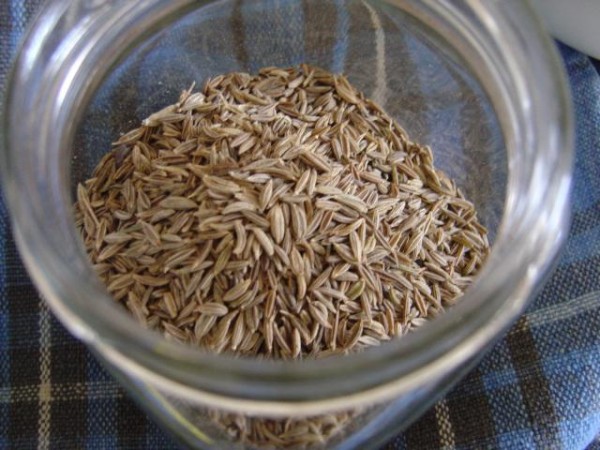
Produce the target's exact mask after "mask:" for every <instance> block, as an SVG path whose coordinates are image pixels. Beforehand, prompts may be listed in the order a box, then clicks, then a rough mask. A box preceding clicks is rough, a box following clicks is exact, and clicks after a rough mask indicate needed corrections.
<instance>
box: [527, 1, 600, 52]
mask: <svg viewBox="0 0 600 450" xmlns="http://www.w3.org/2000/svg"><path fill="white" fill-rule="evenodd" d="M533 5H534V6H535V8H536V9H537V10H538V12H539V13H540V15H541V16H542V17H543V18H544V21H545V22H546V25H547V26H548V28H549V30H550V32H551V33H552V35H553V36H554V37H556V38H557V39H560V40H561V41H563V42H564V43H566V44H568V45H570V46H572V47H575V48H576V49H578V50H580V51H582V52H584V53H587V54H588V55H591V56H593V57H595V58H599V59H600V0H533Z"/></svg>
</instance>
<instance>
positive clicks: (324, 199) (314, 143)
mask: <svg viewBox="0 0 600 450" xmlns="http://www.w3.org/2000/svg"><path fill="white" fill-rule="evenodd" d="M75 216H76V224H77V226H78V227H79V229H80V231H81V234H82V237H83V240H84V243H85V247H86V249H87V251H88V253H89V256H90V259H91V262H92V264H93V267H94V269H95V271H96V272H97V274H98V275H99V276H100V278H101V279H102V280H103V281H104V283H105V284H106V286H107V288H108V290H109V291H110V293H111V294H112V296H113V297H114V298H115V300H116V301H118V302H119V303H121V304H123V305H124V306H125V307H126V308H127V309H128V310H129V311H130V312H131V313H132V314H133V315H134V316H135V317H136V318H137V320H138V321H139V322H140V323H142V324H143V325H144V326H146V327H148V328H152V329H156V330H158V331H160V332H161V333H163V334H164V335H165V337H167V338H169V339H175V340H179V341H183V342H187V343H190V344H193V345H198V346H201V347H203V348H206V349H208V350H211V351H214V352H217V353H220V352H228V353H233V354H236V355H249V356H255V357H266V358H276V359H298V358H307V357H325V356H329V355H333V354H346V353H349V352H354V351H358V350H361V349H363V348H366V347H370V346H375V345H379V344H380V343H381V342H382V341H387V340H389V339H392V338H395V337H398V336H401V335H403V334H405V333H406V332H408V331H410V330H411V329H413V328H415V327H418V326H419V325H421V324H422V323H424V321H426V320H427V319H428V318H430V317H433V316H435V315H437V314H439V313H441V312H442V311H443V309H444V308H445V307H446V306H449V305H452V304H453V303H455V302H456V300H457V299H458V298H459V297H460V296H461V295H462V294H463V292H464V290H465V288H467V287H468V286H469V284H470V283H471V282H472V280H473V277H474V276H475V275H476V274H477V272H478V270H479V269H480V267H481V266H482V264H483V262H484V261H485V258H486V256H487V254H488V251H489V245H488V241H487V237H486V230H485V228H484V227H483V226H482V225H481V224H480V223H479V221H478V219H477V214H476V211H475V209H474V207H473V205H472V204H471V203H470V202H469V201H468V200H466V199H465V198H464V197H463V195H462V194H461V192H460V191H459V190H458V189H457V188H456V186H455V184H454V183H453V182H452V181H451V180H450V179H449V178H448V177H447V176H446V175H445V174H444V173H442V172H441V171H439V170H436V169H435V167H434V166H433V157H432V153H431V150H430V149H429V148H428V147H427V146H422V145H419V144H417V143H414V142H411V141H410V140H409V138H408V136H407V135H406V133H405V132H404V131H403V130H402V129H401V128H400V127H399V126H398V124H396V123H395V122H394V120H393V119H392V118H390V117H389V116H388V115H387V114H386V113H385V112H384V111H383V110H382V109H381V108H380V107H379V106H378V105H376V104H374V103H373V102H372V101H371V100H369V99H367V98H365V97H364V95H363V94H362V93H360V92H358V91H357V90H356V89H355V88H354V87H353V86H352V85H351V84H350V83H349V82H348V80H347V79H346V78H345V77H343V76H341V75H333V74H331V73H329V72H327V71H325V70H322V69H318V68H315V67H311V66H307V65H302V66H300V67H298V68H288V69H281V68H265V69H262V70H261V71H260V72H259V73H258V74H257V75H249V74H245V73H232V74H227V75H221V76H218V77H215V78H213V79H211V80H209V81H208V82H207V83H206V84H205V86H204V88H203V90H202V92H193V91H192V89H190V90H188V91H185V92H183V93H182V95H181V97H180V99H179V101H178V102H177V103H176V104H174V105H171V106H168V107H166V108H164V109H163V110H161V111H159V112H157V113H155V114H152V115H151V116H149V117H148V118H147V119H146V120H144V121H143V122H142V124H141V126H140V127H139V128H136V129H134V130H131V131H130V132H128V133H126V134H125V135H123V136H121V138H120V139H119V140H118V141H117V142H116V143H115V147H114V149H113V150H112V151H110V152H109V153H107V154H106V155H105V157H104V158H103V159H102V160H101V161H100V163H99V164H98V166H97V168H96V169H95V171H94V173H93V176H92V177H91V178H90V179H88V180H87V181H85V182H84V183H83V184H80V185H79V186H78V188H77V202H76V204H75ZM322 419H323V417H321V416H320V417H319V419H318V420H322ZM258 423H259V425H258V426H259V427H262V425H260V422H258ZM336 423H337V422H336ZM274 426H275V428H277V427H278V426H279V425H274ZM303 426H304V425H303ZM307 426H308V425H307ZM309 428H310V427H309ZM277 429H278V428H277ZM331 429H335V430H337V429H339V427H338V426H337V425H336V427H331ZM255 432H256V430H255V426H254V425H252V426H251V427H249V431H248V432H246V431H244V430H242V429H240V430H239V434H240V435H242V436H243V438H244V439H246V440H250V441H251V440H252V439H254V438H253V437H252V434H251V433H255ZM269 432H271V431H269ZM326 437H328V436H325V437H324V438H326ZM278 439H282V438H281V437H279V438H278ZM307 439H308V438H307ZM281 445H284V444H281ZM294 445H296V444H294Z"/></svg>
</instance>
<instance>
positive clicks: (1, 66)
mask: <svg viewBox="0 0 600 450" xmlns="http://www.w3.org/2000/svg"><path fill="white" fill-rule="evenodd" d="M39 3H40V1H39V0H22V1H19V0H0V92H3V90H4V86H5V82H6V73H7V70H8V66H9V63H10V60H11V58H12V57H13V56H14V53H15V49H16V46H17V44H18V41H19V39H20V37H21V35H22V33H23V31H24V28H25V26H26V24H27V23H28V22H29V20H30V19H31V17H32V14H33V13H34V11H35V10H36V8H37V7H38V6H39ZM332 3H333V9H334V13H335V14H338V20H337V23H338V26H339V27H341V28H344V27H347V26H348V25H347V21H348V18H347V17H345V15H344V12H343V8H339V4H340V3H341V0H336V1H334V2H332ZM290 7H291V8H293V6H290ZM241 9H242V10H243V6H242V8H241ZM297 9H298V11H296V12H297V13H298V14H294V17H295V20H297V21H305V22H310V21H311V20H313V19H315V20H316V19H317V18H311V17H308V16H306V14H308V15H310V9H302V8H297ZM294 11H295V10H294ZM233 14H234V16H233V17H232V20H233V21H235V20H240V19H239V18H236V17H235V12H234V13H233ZM301 14H305V15H304V16H303V15H301ZM249 31H250V32H251V31H252V30H249ZM340 35H341V36H343V35H344V33H340ZM305 39H311V36H305ZM273 45H276V44H273ZM348 45H350V44H349V42H347V41H346V40H345V39H343V38H342V39H340V40H339V41H337V42H333V43H331V46H332V47H333V51H332V55H334V58H335V57H337V56H335V55H343V54H344V53H345V51H346V47H348ZM560 50H561V53H562V56H563V59H564V63H565V66H566V68H567V71H568V73H569V78H570V83H571V88H572V92H573V98H574V102H575V111H576V127H577V130H576V134H577V144H576V164H575V177H574V189H573V193H572V203H573V213H574V214H573V223H572V227H571V232H570V235H569V239H568V242H567V245H566V248H565V252H564V254H563V256H562V259H561V260H560V264H559V266H558V268H557V270H556V272H555V273H554V275H553V277H552V278H551V279H550V281H549V282H548V284H547V285H546V287H545V289H544V290H543V292H542V293H541V294H540V295H539V296H538V297H537V299H536V300H535V301H534V302H533V304H532V305H531V306H530V308H529V309H528V311H527V312H526V314H524V315H523V317H521V319H520V320H519V321H518V323H517V324H515V326H514V327H513V328H512V329H511V330H510V331H509V332H508V333H507V335H506V336H505V337H504V338H503V339H502V340H501V341H500V342H498V344H497V345H496V347H495V348H494V350H493V351H492V352H491V353H489V354H488V356H487V357H486V358H485V359H484V360H483V361H482V362H481V364H480V365H479V366H478V367H477V368H476V369H475V370H474V371H473V372H472V373H471V374H470V375H469V376H468V377H467V378H466V379H464V380H463V381H462V382H461V383H460V384H459V385H458V386H457V387H456V388H455V389H454V390H452V391H451V392H450V393H449V394H448V395H447V396H446V398H444V399H443V400H442V401H440V402H439V403H438V404H436V405H435V406H434V407H433V408H432V409H431V410H430V411H428V412H427V413H426V414H425V415H424V416H423V417H422V418H421V419H420V420H419V421H418V422H417V423H415V424H414V425H412V426H411V427H410V428H409V429H408V430H406V431H404V432H403V433H401V434H399V435H398V437H397V438H395V439H394V440H392V441H391V442H390V443H389V444H388V445H387V446H386V448H388V449H480V448H490V449H495V448H501V449H520V448H527V449H529V448H539V449H585V448H588V449H590V450H594V449H595V450H600V440H599V438H598V435H599V433H600V333H598V330H600V76H599V75H598V72H597V71H596V70H595V68H594V66H593V64H592V61H590V59H589V58H588V57H586V56H584V55H582V54H580V53H577V52H576V51H574V50H572V49H569V48H567V47H565V46H562V45H561V46H560ZM274 51H276V49H274ZM237 56H238V57H242V58H243V57H245V58H251V57H252V55H237ZM300 57H301V55H300V56H299V58H300ZM334 64H337V65H338V66H339V68H342V67H343V60H341V59H340V60H339V61H334ZM548 95H552V93H548ZM399 426H400V424H399ZM4 448H7V449H8V448H15V449H30V448H31V449H32V448H56V449H71V448H77V449H80V448H86V449H112V448H123V449H170V448H176V446H175V444H174V443H173V442H172V441H171V440H170V438H169V437H168V436H167V435H165V434H164V433H163V432H162V431H161V430H160V429H159V428H158V427H157V426H156V425H155V424H154V423H153V422H151V421H150V420H149V419H148V418H147V417H146V416H145V414H144V413H142V412H141V411H140V410H139V409H138V408H137V407H136V406H135V404H134V403H132V401H131V400H130V399H129V398H128V397H127V395H126V394H125V393H124V392H123V390H122V389H121V388H120V387H119V386H118V385H117V384H116V382H115V381H114V380H113V379H112V378H111V377H110V376H109V375H108V374H107V373H106V372H105V371H104V370H103V369H102V368H101V367H100V366H99V365H98V363H97V362H96V361H95V360H94V358H93V357H92V356H91V355H90V353H89V352H88V351H87V350H86V349H85V347H83V346H82V345H81V344H80V343H79V342H78V341H76V340H75V339H73V338H72V337H71V336H70V335H69V334H68V333H67V332H66V331H65V330H64V328H63V327H62V326H61V325H60V324H59V323H58V322H57V321H56V320H54V319H53V318H51V317H50V316H49V312H48V309H47V307H46V306H45V305H44V304H42V303H41V302H40V300H39V296H38V295H37V292H36V291H35V289H34V287H33V286H32V284H31V282H30V281H29V278H28V276H27V274H26V272H25V270H24V267H23V265H22V263H21V261H20V259H19V256H18V254H17V252H16V249H15V245H14V242H13V240H12V237H11V232H10V226H9V223H8V219H7V212H6V209H5V207H4V205H3V204H2V202H1V201H0V449H4Z"/></svg>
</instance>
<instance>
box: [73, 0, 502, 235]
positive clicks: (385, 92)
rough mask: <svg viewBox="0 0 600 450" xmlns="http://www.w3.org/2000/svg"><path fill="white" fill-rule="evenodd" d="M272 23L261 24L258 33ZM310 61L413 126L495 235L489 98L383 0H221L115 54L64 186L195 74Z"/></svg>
mask: <svg viewBox="0 0 600 450" xmlns="http://www.w3.org/2000/svg"><path fill="white" fill-rule="evenodd" d="M265 30H268V31H265ZM301 63H307V64H311V65H315V66H319V67H322V68H324V69H327V70H329V71H331V72H334V73H343V74H345V75H346V76H347V77H348V78H349V80H350V82H351V83H352V84H354V85H355V86H356V87H357V88H359V89H360V90H361V91H362V92H364V93H365V95H366V96H367V97H369V98H371V99H373V100H375V101H376V102H377V103H379V104H380V105H381V106H382V107H383V108H384V109H385V110H386V112H387V113H388V114H390V115H391V116H392V117H393V118H394V119H396V121H397V122H398V123H399V124H400V126H402V127H403V128H404V129H405V130H406V131H407V132H408V134H409V137H410V138H411V139H412V140H414V141H416V142H418V143H422V144H426V145H429V146H431V148H432V151H433V154H434V157H435V164H436V167H437V168H438V169H441V170H443V171H444V172H445V173H447V174H448V175H449V176H450V177H451V178H452V179H453V180H455V181H456V184H457V185H458V186H459V187H460V189H461V190H462V191H463V193H464V194H465V196H466V197H467V199H469V200H470V201H472V202H473V203H474V204H475V206H476V209H477V211H478V216H479V219H480V220H481V222H482V223H483V224H484V225H485V226H486V227H487V228H488V231H489V238H490V241H491V242H493V240H494V237H495V236H496V233H497V230H498V227H499V224H500V222H501V219H502V214H503V210H504V202H505V194H506V186H507V177H508V166H507V154H506V149H505V143H504V139H503V133H502V129H501V126H500V123H499V121H498V119H497V117H496V114H495V112H494V108H493V105H492V102H491V101H490V99H489V98H488V96H487V94H486V92H485V90H484V88H483V87H482V85H481V84H480V82H479V81H478V79H477V77H476V76H475V75H474V73H473V71H472V70H471V66H470V62H469V61H465V60H464V59H463V58H462V57H461V55H460V54H459V52H458V51H457V50H456V49H455V48H453V47H452V46H451V45H450V43H449V42H448V41H447V40H446V39H445V38H444V37H443V36H442V35H440V34H439V33H438V32H437V31H436V30H435V24H428V23H426V22H424V21H423V20H422V19H421V18H419V17H417V16H415V15H411V14H410V13H408V12H407V11H405V10H403V9H402V8H401V7H397V6H393V5H391V4H388V2H383V1H372V2H362V1H354V0H352V1H348V2H343V1H338V2H321V1H318V0H308V1H305V2H301V3H300V2H282V3H281V4H280V5H279V6H278V7H274V6H273V5H272V4H271V2H261V1H257V0H255V1H248V2H235V1H219V2H213V3H211V4H209V5H206V6H202V7H199V8H198V9H196V10H194V11H192V12H188V13H187V14H185V15H184V16H183V17H179V18H177V19H176V20H173V21H172V22H171V23H167V24H165V23H161V24H160V27H159V28H158V29H157V30H155V32H154V33H153V34H152V35H151V36H150V37H147V38H146V39H144V40H143V41H141V42H138V43H137V45H136V46H134V47H133V48H132V49H130V50H129V51H128V52H126V53H125V54H123V55H121V57H120V59H119V62H118V63H116V64H115V65H114V66H113V67H112V68H111V69H110V71H109V73H108V74H107V75H106V77H105V79H104V81H103V82H102V83H101V84H100V86H99V87H98V89H97V90H96V92H95V93H94V95H93V96H92V98H91V100H90V102H89V104H88V105H86V106H85V108H84V109H83V115H82V119H81V121H80V123H79V126H78V128H77V132H76V139H75V145H74V146H73V154H72V158H71V174H70V175H71V178H70V180H71V186H72V191H73V192H74V188H75V186H76V185H77V183H79V182H82V181H83V180H85V179H86V178H88V177H89V176H90V175H91V173H92V171H93V169H94V167H95V165H96V164H97V163H98V161H99V160H100V158H101V157H102V156H103V155H104V154H105V153H106V152H108V151H109V150H110V149H111V142H114V141H115V140H116V139H117V138H118V136H119V135H120V134H122V133H125V132H127V131H128V130H130V129H132V128H135V127H137V126H139V124H140V122H141V121H142V120H143V119H145V118H146V117H147V116H148V115H150V114H151V113H153V112H155V111H158V110H160V109H162V108H163V107H165V106H167V105H169V104H172V103H174V102H175V101H176V100H177V98H178V96H179V94H180V92H181V91H183V90H185V89H187V88H189V86H190V85H192V83H195V86H196V89H201V88H202V85H203V83H204V82H205V81H206V80H207V79H208V78H209V77H214V76H216V75H219V74H224V73H229V72H234V71H243V72H250V73H255V72H257V71H258V70H259V69H260V68H261V67H266V66H279V67H289V66H296V65H299V64H301Z"/></svg>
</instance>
